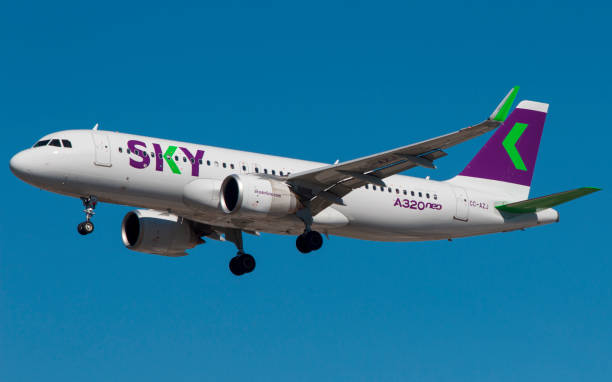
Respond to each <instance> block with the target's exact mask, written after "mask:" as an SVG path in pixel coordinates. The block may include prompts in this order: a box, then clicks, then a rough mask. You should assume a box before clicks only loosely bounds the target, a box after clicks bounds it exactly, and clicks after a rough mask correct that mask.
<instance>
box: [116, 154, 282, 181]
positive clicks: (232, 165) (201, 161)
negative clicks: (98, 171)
mask: <svg viewBox="0 0 612 382" xmlns="http://www.w3.org/2000/svg"><path fill="white" fill-rule="evenodd" d="M118 150H119V153H123V148H122V147H119V149H118ZM125 152H126V153H128V154H132V153H134V154H135V155H140V156H144V155H148V154H147V153H146V152H145V151H141V150H130V149H126V150H125ZM157 156H158V157H159V158H160V159H161V158H162V157H163V155H162V153H158V154H157ZM151 158H155V153H154V152H151ZM182 158H183V162H187V161H188V159H187V157H185V156H183V157H182ZM168 159H170V157H168ZM180 159H181V157H179V156H178V155H175V156H174V160H175V161H177V162H179V161H180ZM190 161H191V163H195V159H194V158H191V160H190ZM199 163H200V164H204V161H203V160H202V159H200V160H199ZM213 163H214V165H215V167H219V162H218V161H214V162H211V161H210V160H207V161H206V165H207V166H212V165H213ZM221 165H222V167H223V168H228V167H229V168H230V169H232V170H234V169H235V168H236V166H235V165H234V164H233V163H227V162H222V163H221ZM242 171H244V172H246V171H247V166H246V165H242ZM255 173H257V174H259V173H260V169H259V167H257V166H256V167H255ZM263 173H264V174H272V175H276V170H270V171H269V172H268V169H267V168H264V169H263ZM278 174H279V175H280V176H285V175H287V176H288V175H289V174H290V172H284V171H279V172H278Z"/></svg>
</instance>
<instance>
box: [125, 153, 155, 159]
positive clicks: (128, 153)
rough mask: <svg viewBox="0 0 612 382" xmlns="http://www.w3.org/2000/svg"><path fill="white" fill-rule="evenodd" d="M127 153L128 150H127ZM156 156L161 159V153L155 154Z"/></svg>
mask: <svg viewBox="0 0 612 382" xmlns="http://www.w3.org/2000/svg"><path fill="white" fill-rule="evenodd" d="M128 154H129V152H128ZM157 156H158V157H159V159H162V153H159V154H157Z"/></svg>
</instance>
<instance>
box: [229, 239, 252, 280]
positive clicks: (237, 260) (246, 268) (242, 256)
mask: <svg viewBox="0 0 612 382" xmlns="http://www.w3.org/2000/svg"><path fill="white" fill-rule="evenodd" d="M225 239H226V240H227V241H231V242H232V243H234V244H235V245H236V248H237V249H238V253H237V254H236V256H234V257H233V258H232V259H231V260H230V262H229V269H230V271H231V272H232V273H233V274H234V275H236V276H242V275H243V274H245V273H251V272H253V270H254V269H255V258H254V257H253V256H251V255H249V254H248V253H245V252H244V248H243V245H242V231H241V230H239V229H228V230H227V231H226V232H225Z"/></svg>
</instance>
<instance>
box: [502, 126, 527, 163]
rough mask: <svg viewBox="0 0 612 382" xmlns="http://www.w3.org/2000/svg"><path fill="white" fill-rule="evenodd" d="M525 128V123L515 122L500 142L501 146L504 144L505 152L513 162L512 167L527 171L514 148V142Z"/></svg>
mask: <svg viewBox="0 0 612 382" xmlns="http://www.w3.org/2000/svg"><path fill="white" fill-rule="evenodd" d="M525 129H527V124H526V123H520V122H517V123H515V124H514V126H512V130H510V132H509V133H508V135H506V138H504V141H503V142H502V146H504V148H505V149H506V152H507V153H508V155H509V156H510V159H511V160H512V163H513V164H514V167H515V168H516V169H517V170H522V171H527V167H526V166H525V162H523V158H521V154H520V153H519V152H518V150H517V148H516V142H518V140H519V139H520V138H521V135H523V133H524V132H525Z"/></svg>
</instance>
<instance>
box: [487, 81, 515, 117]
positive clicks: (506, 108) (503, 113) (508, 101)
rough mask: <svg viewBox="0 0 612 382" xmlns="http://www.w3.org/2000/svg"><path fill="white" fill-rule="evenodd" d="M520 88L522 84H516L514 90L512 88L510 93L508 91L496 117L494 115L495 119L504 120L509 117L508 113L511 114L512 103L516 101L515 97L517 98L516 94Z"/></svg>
mask: <svg viewBox="0 0 612 382" xmlns="http://www.w3.org/2000/svg"><path fill="white" fill-rule="evenodd" d="M519 89H520V86H515V87H513V88H512V90H510V93H508V95H507V96H506V98H504V100H503V101H502V105H501V106H500V107H499V110H498V111H497V113H496V114H495V117H493V120H495V121H499V122H504V121H505V120H506V118H508V114H510V108H511V107H512V103H513V102H514V99H515V98H516V94H517V93H518V91H519Z"/></svg>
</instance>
